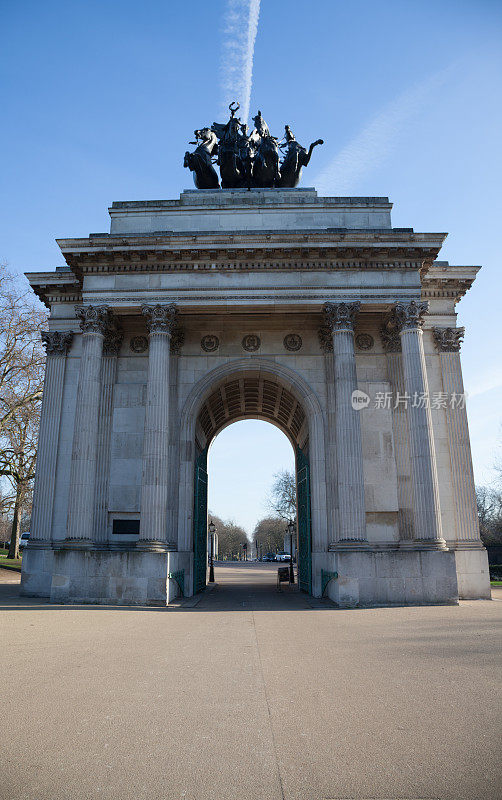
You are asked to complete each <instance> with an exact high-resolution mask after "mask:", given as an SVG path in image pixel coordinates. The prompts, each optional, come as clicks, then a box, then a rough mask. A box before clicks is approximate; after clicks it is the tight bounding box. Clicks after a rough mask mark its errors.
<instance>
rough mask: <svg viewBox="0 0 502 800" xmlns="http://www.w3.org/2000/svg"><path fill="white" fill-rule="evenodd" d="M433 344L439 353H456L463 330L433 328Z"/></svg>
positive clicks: (462, 336)
mask: <svg viewBox="0 0 502 800" xmlns="http://www.w3.org/2000/svg"><path fill="white" fill-rule="evenodd" d="M432 332H433V335H434V342H435V345H436V348H437V349H438V351H439V352H440V353H458V351H459V350H460V347H461V345H462V339H463V338H464V333H465V328H433V329H432Z"/></svg>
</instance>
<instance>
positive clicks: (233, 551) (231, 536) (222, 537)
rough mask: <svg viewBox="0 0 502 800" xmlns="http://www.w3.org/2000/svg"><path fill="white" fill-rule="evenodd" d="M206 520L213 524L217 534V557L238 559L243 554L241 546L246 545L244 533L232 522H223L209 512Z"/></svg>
mask: <svg viewBox="0 0 502 800" xmlns="http://www.w3.org/2000/svg"><path fill="white" fill-rule="evenodd" d="M208 519H210V520H212V521H213V522H214V524H215V526H216V531H217V533H218V557H219V558H231V559H238V558H239V557H240V555H242V554H243V552H244V550H243V547H242V545H243V544H246V543H248V538H247V535H246V531H245V530H244V529H243V528H241V527H240V525H236V524H235V522H233V521H232V520H227V521H226V522H225V521H224V520H222V519H220V517H217V516H215V515H214V514H211V512H209V515H208Z"/></svg>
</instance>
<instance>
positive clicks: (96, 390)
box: [67, 306, 111, 543]
mask: <svg viewBox="0 0 502 800" xmlns="http://www.w3.org/2000/svg"><path fill="white" fill-rule="evenodd" d="M76 314H77V317H79V318H80V320H81V322H80V327H81V329H82V333H83V335H82V354H81V356H80V374H79V378H78V389H77V404H76V409H75V428H74V433H73V450H72V460H71V472H70V496H69V500H68V523H67V540H68V541H74V542H76V543H78V542H83V543H90V542H91V541H92V535H93V525H94V490H95V482H96V463H97V447H98V424H97V423H98V416H99V400H100V394H101V381H100V375H101V358H102V352H103V339H104V335H105V333H106V330H107V329H108V327H109V326H110V321H111V314H110V309H109V308H108V306H81V307H78V308H77V309H76Z"/></svg>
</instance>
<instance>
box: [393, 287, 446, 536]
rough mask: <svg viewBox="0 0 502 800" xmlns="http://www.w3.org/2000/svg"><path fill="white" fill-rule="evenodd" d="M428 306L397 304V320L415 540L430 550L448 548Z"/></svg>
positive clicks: (395, 313) (413, 302)
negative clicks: (428, 360) (428, 362)
mask: <svg viewBox="0 0 502 800" xmlns="http://www.w3.org/2000/svg"><path fill="white" fill-rule="evenodd" d="M428 307H429V306H428V303H421V302H418V303H417V302H416V301H415V300H412V301H411V302H409V303H396V305H395V307H394V314H393V317H394V320H393V321H394V323H395V325H396V327H397V330H398V331H399V334H400V337H401V347H402V351H403V373H404V388H405V390H406V393H407V394H408V396H409V398H410V399H409V400H408V407H407V411H406V419H407V423H408V440H409V449H410V467H411V484H412V489H413V528H414V536H415V540H414V541H415V544H416V543H420V544H421V545H422V546H423V547H428V548H430V549H444V548H445V541H444V539H443V537H442V532H441V512H440V508H439V489H438V479H437V468H436V454H435V450H434V436H433V432H432V417H431V410H430V404H429V402H428V398H429V384H428V381H427V371H426V366H425V355H424V344H423V333H422V326H423V315H424V314H425V312H426V311H427V309H428ZM413 398H425V402H424V403H419V402H413Z"/></svg>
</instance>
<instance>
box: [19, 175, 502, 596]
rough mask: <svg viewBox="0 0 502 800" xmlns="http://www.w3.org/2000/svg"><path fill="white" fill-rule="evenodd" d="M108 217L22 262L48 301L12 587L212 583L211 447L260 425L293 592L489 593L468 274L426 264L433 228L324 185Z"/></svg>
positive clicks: (103, 589) (433, 256)
mask: <svg viewBox="0 0 502 800" xmlns="http://www.w3.org/2000/svg"><path fill="white" fill-rule="evenodd" d="M109 211H110V216H111V228H110V233H100V234H91V235H90V236H89V237H87V238H83V239H82V238H80V239H60V240H58V244H59V246H60V248H61V251H62V253H63V256H64V258H65V261H66V265H65V266H64V267H58V268H57V269H56V271H55V272H53V273H30V274H29V275H28V278H29V280H30V283H31V285H32V287H33V289H34V290H35V292H36V293H37V294H38V295H39V297H40V298H41V299H42V300H43V301H44V302H45V303H46V304H47V305H48V306H49V307H50V309H51V317H50V323H49V328H50V330H49V332H48V333H46V334H44V335H43V338H44V344H45V346H46V350H47V366H46V379H45V388H44V399H43V411H42V422H41V428H40V439H39V451H38V461H37V476H36V484H35V492H34V509H33V518H32V527H31V538H30V543H29V546H28V547H27V548H26V551H25V554H24V557H23V573H22V591H23V592H24V593H25V594H29V595H37V596H47V597H50V599H51V601H53V602H89V603H110V604H151V605H165V604H168V603H169V602H172V601H173V600H174V599H175V598H176V597H179V595H180V594H183V595H184V596H187V597H189V596H191V595H192V594H193V593H195V592H199V591H202V590H203V589H204V587H205V584H206V580H207V461H206V458H207V450H208V447H209V445H210V443H211V441H212V439H213V438H214V437H215V436H216V435H217V434H218V433H219V432H220V431H221V430H222V429H223V428H224V427H225V426H227V425H230V424H231V423H232V422H235V421H237V420H242V419H263V420H267V421H269V422H271V423H272V424H274V425H276V426H277V427H279V428H280V429H281V430H282V431H283V432H284V433H285V434H286V435H287V436H288V438H289V440H290V442H291V444H292V446H293V448H294V450H295V453H296V465H297V485H298V530H299V575H300V588H301V589H302V590H303V591H306V592H309V593H312V594H313V595H315V596H317V597H320V596H321V595H322V594H323V592H325V593H326V595H328V596H329V597H330V598H331V600H333V601H334V602H335V603H337V604H339V605H341V606H354V605H371V604H389V603H400V604H402V603H455V602H458V599H459V597H460V598H476V597H489V594H490V588H489V574H488V566H487V557H486V551H485V550H484V548H483V546H482V543H481V541H480V538H479V530H478V525H477V516H476V503H475V494H474V481H473V474H472V464H471V455H470V444H469V434H468V428H467V416H466V410H465V398H464V396H463V385H462V375H461V365H460V355H459V351H460V346H461V341H462V337H463V329H462V328H458V327H457V326H456V312H455V305H456V303H457V302H458V301H459V300H460V298H461V297H462V296H463V294H464V293H465V291H466V290H467V289H468V288H469V287H470V286H471V285H472V283H473V281H474V278H475V276H476V272H477V270H478V268H477V267H465V266H461V267H460V266H459V267H457V266H453V265H450V264H448V262H445V261H438V260H437V257H438V254H439V251H440V248H441V245H442V242H443V240H444V237H445V234H442V233H417V232H415V231H413V229H412V228H392V226H391V218H390V211H391V204H390V203H389V201H388V199H387V198H382V197H377V198H370V197H362V198H358V197H350V198H339V197H331V198H322V197H318V196H317V193H316V192H315V190H314V189H252V190H251V191H246V190H230V189H228V190H198V191H188V192H183V193H182V194H181V196H180V199H179V200H166V201H149V202H120V203H114V204H113V205H112V207H111V208H110V209H109ZM263 457H264V459H266V457H267V454H266V453H264V454H263ZM231 490H232V487H231V486H229V491H231ZM333 573H337V576H338V577H337V578H336V579H335V580H330V581H329V582H327V581H326V576H329V575H331V574H333Z"/></svg>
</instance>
